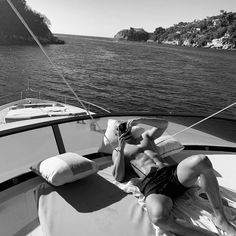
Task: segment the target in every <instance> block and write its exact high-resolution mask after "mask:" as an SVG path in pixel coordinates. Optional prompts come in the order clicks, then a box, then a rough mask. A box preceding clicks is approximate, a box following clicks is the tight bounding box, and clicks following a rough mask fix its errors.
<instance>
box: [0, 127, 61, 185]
mask: <svg viewBox="0 0 236 236" xmlns="http://www.w3.org/2000/svg"><path fill="white" fill-rule="evenodd" d="M0 150H1V158H0V173H1V175H0V181H1V182H2V181H4V180H6V179H8V178H10V177H14V176H15V175H18V174H20V173H22V172H23V173H24V172H26V171H27V170H29V167H30V165H32V164H35V163H37V162H38V161H40V160H42V159H44V158H47V157H50V156H54V155H57V154H58V149H57V145H56V142H55V138H54V134H53V131H52V128H51V127H45V128H40V129H35V130H30V131H26V132H22V133H18V134H14V135H9V136H6V137H2V138H0Z"/></svg>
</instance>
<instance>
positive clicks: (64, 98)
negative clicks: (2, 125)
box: [0, 88, 110, 113]
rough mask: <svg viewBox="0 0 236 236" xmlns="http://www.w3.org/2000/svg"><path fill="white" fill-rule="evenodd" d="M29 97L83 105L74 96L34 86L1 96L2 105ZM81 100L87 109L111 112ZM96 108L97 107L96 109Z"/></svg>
mask: <svg viewBox="0 0 236 236" xmlns="http://www.w3.org/2000/svg"><path fill="white" fill-rule="evenodd" d="M28 98H32V99H33V98H35V99H39V100H48V101H54V102H59V103H63V104H67V105H73V106H77V107H78V106H79V107H81V106H82V105H81V103H79V101H78V100H77V99H76V98H75V97H73V96H68V95H58V94H52V93H48V94H46V93H44V92H42V91H37V90H34V89H32V88H27V89H25V90H20V91H17V92H14V93H10V94H8V95H5V96H1V97H0V100H1V103H2V105H4V104H8V103H12V102H14V101H17V100H19V99H20V100H23V99H28ZM80 102H82V103H83V104H84V106H85V107H86V110H87V111H93V112H95V113H97V112H99V110H100V111H103V112H105V113H110V111H109V110H108V109H105V108H104V107H102V106H99V105H97V104H94V103H92V102H88V101H86V100H83V99H80ZM0 108H1V104H0ZM81 108H82V107H81ZM83 108H84V107H83ZM94 109H95V111H94Z"/></svg>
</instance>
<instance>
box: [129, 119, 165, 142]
mask: <svg viewBox="0 0 236 236" xmlns="http://www.w3.org/2000/svg"><path fill="white" fill-rule="evenodd" d="M138 124H144V125H150V126H153V128H151V129H150V130H148V131H147V134H148V136H150V137H151V138H152V139H156V138H158V137H160V136H161V135H162V134H163V133H164V132H165V130H166V129H167V127H168V121H167V120H165V119H161V118H138V119H134V120H131V121H130V125H132V126H133V125H138Z"/></svg>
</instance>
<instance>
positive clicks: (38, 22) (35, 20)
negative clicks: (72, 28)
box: [0, 0, 65, 45]
mask: <svg viewBox="0 0 236 236" xmlns="http://www.w3.org/2000/svg"><path fill="white" fill-rule="evenodd" d="M12 3H13V4H14V6H15V7H16V9H17V10H18V11H19V13H20V14H21V16H22V17H23V18H24V20H25V21H26V23H27V24H28V26H29V27H30V29H31V30H32V31H33V33H34V34H35V35H36V36H37V38H38V39H39V41H40V42H41V43H42V44H64V43H65V42H64V41H63V40H60V39H58V38H57V37H55V36H54V35H53V34H52V32H51V31H50V30H49V25H50V21H49V20H48V19H47V17H46V16H43V15H42V14H40V13H38V12H36V11H33V10H32V9H30V8H29V7H28V5H27V4H26V1H25V0H12ZM34 43H35V42H34V40H33V38H32V37H31V35H30V34H29V32H28V31H27V29H26V28H25V26H24V25H23V24H22V23H21V21H20V20H19V18H18V17H17V16H16V14H15V13H14V12H13V10H12V9H11V7H10V6H9V4H8V3H7V1H0V45H6V44H7V45H9V44H34Z"/></svg>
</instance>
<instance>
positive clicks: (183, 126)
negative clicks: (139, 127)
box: [0, 98, 236, 236]
mask: <svg viewBox="0 0 236 236" xmlns="http://www.w3.org/2000/svg"><path fill="white" fill-rule="evenodd" d="M233 105H235V104H232V105H231V106H233ZM218 113H219V112H217V113H216V114H218ZM1 114H2V123H4V124H2V125H1V126H0V150H1V158H0V235H1V236H26V235H27V236H29V235H30V236H67V235H71V236H72V235H83V236H94V235H96V236H110V235H114V236H118V235H119V236H120V235H125V236H167V235H173V234H169V233H168V232H163V231H161V230H160V229H159V228H157V227H155V226H154V225H153V224H152V223H151V221H150V219H149V217H148V213H147V211H146V208H145V201H144V199H143V198H142V195H141V194H140V193H139V192H138V190H137V188H136V187H135V186H134V185H132V183H131V182H124V183H118V182H116V181H115V180H114V178H113V176H112V166H113V164H112V158H111V155H112V154H111V153H112V150H113V149H114V148H115V147H116V146H115V143H116V139H117V137H116V136H115V135H114V133H112V129H113V128H114V126H111V124H114V123H115V121H116V120H119V121H120V120H122V121H127V120H130V119H136V118H140V117H162V118H164V119H166V120H167V121H168V123H169V125H168V128H167V129H166V131H165V133H164V134H163V136H162V137H160V138H161V140H162V141H160V140H156V145H157V146H158V145H159V147H161V146H160V145H161V144H160V143H163V140H164V145H163V146H162V148H163V153H164V154H165V156H164V155H163V158H168V159H169V160H172V161H175V162H177V163H178V162H180V161H181V160H183V159H185V158H186V157H188V156H191V155H195V154H199V153H202V154H205V155H207V156H208V157H209V159H210V160H211V162H212V164H213V167H214V170H215V175H216V177H217V180H218V182H219V185H220V192H221V195H222V198H223V199H224V202H226V203H227V204H225V209H226V214H227V216H228V217H229V220H230V221H231V222H232V223H234V224H236V217H235V216H236V184H235V179H236V172H235V169H234V167H235V166H236V120H235V119H225V118H220V117H215V115H216V114H215V115H212V116H209V117H201V116H194V115H174V114H173V115H170V114H156V113H153V114H150V113H121V114H113V113H105V112H104V113H97V112H89V111H88V110H87V109H84V108H82V109H80V108H77V107H74V106H70V105H67V104H65V103H58V102H52V101H45V100H37V99H33V98H27V99H23V100H21V101H20V102H13V103H11V104H6V105H4V106H2V107H1ZM16 120H18V121H17V122H10V121H16ZM19 120H20V121H19ZM8 121H9V122H8ZM111 127H112V128H111ZM143 128H144V129H147V128H150V127H148V126H143ZM130 175H131V177H135V176H134V174H133V173H130ZM203 196H204V194H203V193H202V192H201V191H200V189H199V188H198V187H197V186H195V187H193V188H191V189H190V191H188V192H187V193H186V194H184V195H183V196H182V197H180V198H179V199H177V201H176V203H175V206H174V210H173V214H174V216H175V217H179V218H180V219H181V220H182V222H185V223H188V224H193V225H195V226H196V225H197V226H199V227H202V228H204V229H207V230H209V231H211V232H215V233H217V234H218V235H227V234H225V233H224V232H221V231H220V230H219V229H218V228H216V227H215V225H214V224H213V222H212V221H211V214H212V212H211V210H210V208H209V202H208V200H207V199H205V198H204V197H203Z"/></svg>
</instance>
